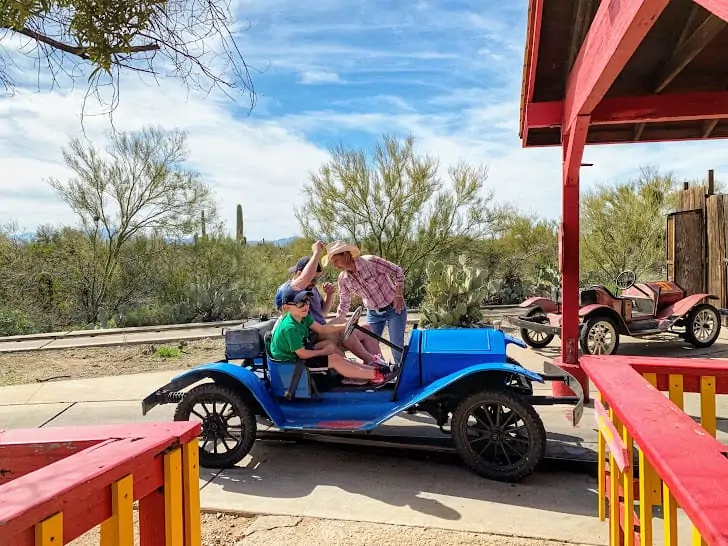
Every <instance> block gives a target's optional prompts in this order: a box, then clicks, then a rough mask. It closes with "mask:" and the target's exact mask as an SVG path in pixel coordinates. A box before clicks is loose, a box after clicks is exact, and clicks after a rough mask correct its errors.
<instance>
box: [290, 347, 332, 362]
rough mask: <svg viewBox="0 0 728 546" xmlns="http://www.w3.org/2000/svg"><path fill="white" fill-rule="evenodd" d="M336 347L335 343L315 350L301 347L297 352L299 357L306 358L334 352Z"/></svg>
mask: <svg viewBox="0 0 728 546" xmlns="http://www.w3.org/2000/svg"><path fill="white" fill-rule="evenodd" d="M334 349H335V347H334V346H333V345H324V346H323V347H322V348H321V349H313V350H311V349H306V348H305V347H301V348H300V349H297V350H296V354H297V355H298V358H300V359H302V360H306V359H308V358H313V357H315V356H328V355H331V354H334Z"/></svg>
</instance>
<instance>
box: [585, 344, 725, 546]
mask: <svg viewBox="0 0 728 546" xmlns="http://www.w3.org/2000/svg"><path fill="white" fill-rule="evenodd" d="M581 365H582V367H583V369H584V371H585V372H586V373H587V375H588V376H589V379H590V380H591V381H592V382H593V384H594V386H595V387H596V388H597V390H598V395H597V397H596V399H595V403H594V407H595V416H596V418H597V422H598V428H599V439H598V451H599V472H598V481H599V485H598V498H599V505H598V512H599V517H600V519H601V520H602V521H604V520H607V519H608V520H609V544H610V546H617V545H620V546H621V545H627V544H629V545H630V546H633V545H641V546H647V545H651V544H654V543H655V542H654V541H653V538H656V537H655V536H654V534H653V533H654V531H655V529H654V523H657V522H653V507H654V506H661V507H662V533H661V534H662V535H663V541H662V543H663V544H666V545H674V544H678V534H679V532H678V531H679V530H678V509H679V508H681V509H682V511H683V512H684V513H685V515H686V516H687V518H688V519H689V520H690V524H691V527H692V529H688V531H690V532H691V534H692V540H691V543H692V544H693V545H695V546H728V525H726V521H728V504H726V499H727V498H728V458H726V457H727V456H728V454H726V447H725V446H724V445H723V444H721V443H720V442H718V441H717V440H716V437H715V436H716V428H717V417H716V395H717V394H728V363H726V362H723V361H719V360H708V359H685V358H644V357H634V356H623V355H612V356H583V357H582V358H581ZM663 392H667V393H669V394H668V396H669V398H668V397H666V396H665V395H664V394H662V393H663ZM686 392H692V393H700V421H699V424H698V423H696V422H695V420H693V418H692V417H690V416H689V415H687V414H686V413H684V411H683V408H684V393H686ZM607 452H608V453H609V456H608V458H607ZM635 452H637V454H638V461H639V472H638V474H639V477H636V475H637V473H635V468H634V466H635V465H634V461H635ZM635 502H637V503H639V507H638V508H637V509H636V510H635V506H634V505H635ZM683 536H684V534H683ZM680 543H681V544H683V543H684V542H682V541H681V542H680Z"/></svg>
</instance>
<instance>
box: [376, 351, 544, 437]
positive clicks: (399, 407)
mask: <svg viewBox="0 0 728 546" xmlns="http://www.w3.org/2000/svg"><path fill="white" fill-rule="evenodd" d="M499 372H507V373H513V374H517V375H520V376H523V377H526V378H527V379H530V380H531V381H536V382H537V383H544V380H543V378H542V377H541V376H540V375H539V374H537V373H536V372H532V371H531V370H528V369H526V368H524V367H523V366H519V365H516V364H511V363H508V362H486V363H483V364H475V365H472V366H468V367H467V368H463V369H462V370H458V371H457V372H454V373H451V374H450V375H446V376H445V377H441V378H440V379H438V380H437V381H433V382H432V383H430V384H429V385H427V386H425V387H422V388H421V389H418V390H416V391H414V392H412V393H410V394H409V395H408V396H406V397H403V398H402V399H401V400H400V401H399V402H398V403H397V404H396V405H394V406H392V407H391V408H390V409H389V411H387V412H386V413H385V414H383V415H380V416H379V417H378V418H377V419H376V420H375V421H372V422H371V423H369V424H368V425H367V427H366V428H367V429H373V428H376V427H378V426H379V425H381V424H382V423H384V422H385V421H387V420H388V419H391V418H392V417H394V416H395V415H397V414H398V413H400V412H402V411H404V410H406V409H407V408H410V407H412V406H414V405H416V404H419V403H420V402H422V401H423V400H426V399H427V398H430V397H431V396H434V395H436V394H437V393H439V392H440V391H442V390H443V389H445V388H447V387H449V386H451V385H454V384H455V383H458V382H460V381H462V380H465V379H466V378H468V377H472V376H473V375H476V374H488V373H499Z"/></svg>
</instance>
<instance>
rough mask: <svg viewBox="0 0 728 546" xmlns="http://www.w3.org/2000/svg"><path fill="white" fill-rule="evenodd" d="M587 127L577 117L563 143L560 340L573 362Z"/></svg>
mask: <svg viewBox="0 0 728 546" xmlns="http://www.w3.org/2000/svg"><path fill="white" fill-rule="evenodd" d="M588 130H589V118H588V117H579V118H578V119H577V121H576V123H575V124H574V128H573V129H572V131H571V132H570V133H569V134H568V135H566V136H565V137H564V138H565V143H564V164H563V173H562V174H563V190H562V204H561V206H562V225H563V230H562V243H561V244H562V247H561V248H562V249H569V251H568V252H564V253H563V256H562V267H561V271H562V278H561V286H562V290H561V294H562V296H561V297H562V302H563V309H562V323H561V327H562V336H561V339H562V342H561V360H562V362H564V363H565V364H576V363H577V361H578V359H579V347H578V337H579V315H578V309H579V170H580V168H581V161H582V158H583V156H584V145H585V143H586V136H587V132H588Z"/></svg>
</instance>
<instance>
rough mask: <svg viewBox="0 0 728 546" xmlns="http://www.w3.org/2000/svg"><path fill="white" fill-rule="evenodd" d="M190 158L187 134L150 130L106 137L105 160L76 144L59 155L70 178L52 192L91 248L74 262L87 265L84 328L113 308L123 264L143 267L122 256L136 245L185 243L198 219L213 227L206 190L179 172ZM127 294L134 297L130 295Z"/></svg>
mask: <svg viewBox="0 0 728 546" xmlns="http://www.w3.org/2000/svg"><path fill="white" fill-rule="evenodd" d="M187 154H188V150H187V145H186V135H185V133H184V132H182V131H178V130H174V131H164V130H161V129H159V128H155V127H145V128H143V129H142V130H140V131H134V132H130V133H125V132H113V133H110V134H109V145H108V148H107V150H106V153H105V154H104V153H102V152H100V151H99V150H97V149H96V148H95V147H94V146H93V145H91V144H89V143H88V142H87V141H86V140H85V139H79V138H74V139H71V141H70V144H69V146H68V148H64V150H63V158H64V162H65V164H66V166H67V167H68V168H69V169H70V170H71V171H72V172H73V176H72V177H70V178H69V179H68V180H65V181H61V180H58V179H51V180H50V181H49V184H50V186H51V187H52V188H53V190H55V192H56V193H57V194H58V196H59V197H60V198H61V199H62V200H63V201H64V202H65V203H66V204H68V205H69V206H70V207H71V209H72V210H73V212H74V213H75V214H76V215H77V216H78V218H79V220H80V223H81V226H82V228H83V231H84V232H85V234H86V236H87V238H88V240H89V241H90V243H91V247H90V253H86V254H84V255H79V259H81V260H82V261H84V262H88V264H87V267H85V268H83V271H84V272H83V277H82V279H81V286H80V287H79V290H80V292H81V298H80V299H81V301H82V305H83V309H84V313H85V319H86V320H87V321H88V322H93V321H95V320H96V318H97V315H98V312H99V309H100V308H101V307H102V306H103V305H104V304H105V303H106V302H109V301H110V297H111V295H110V291H111V289H112V287H113V286H114V283H115V282H116V274H117V272H118V271H117V270H118V266H119V260H120V259H121V258H122V256H124V257H125V259H138V260H141V259H144V256H131V257H129V256H128V253H125V252H124V251H125V249H126V248H127V247H128V246H129V245H130V244H131V243H132V241H133V239H134V237H136V236H142V235H143V236H147V237H166V238H172V239H174V238H179V237H181V236H186V235H187V236H189V235H190V234H193V233H194V232H195V231H196V229H197V226H198V225H199V222H200V218H201V217H202V216H203V213H204V215H205V218H206V222H208V223H214V222H215V221H216V220H217V211H216V207H215V203H214V200H213V196H212V192H211V190H210V188H209V187H208V186H207V185H206V184H204V183H203V182H202V181H201V179H200V177H199V175H197V174H196V173H194V172H192V171H189V170H186V169H184V168H183V166H182V163H183V162H184V160H185V159H186V157H187ZM149 248H153V247H149ZM126 290H127V293H129V294H132V293H133V287H131V289H130V287H129V286H127V287H126ZM114 303H115V304H120V303H123V302H119V301H118V300H117V301H115V302H114Z"/></svg>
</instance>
